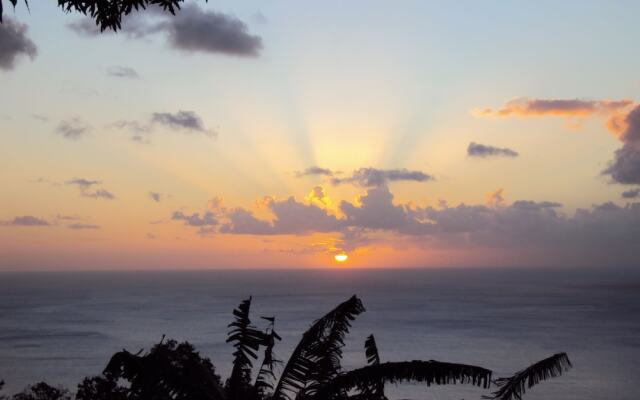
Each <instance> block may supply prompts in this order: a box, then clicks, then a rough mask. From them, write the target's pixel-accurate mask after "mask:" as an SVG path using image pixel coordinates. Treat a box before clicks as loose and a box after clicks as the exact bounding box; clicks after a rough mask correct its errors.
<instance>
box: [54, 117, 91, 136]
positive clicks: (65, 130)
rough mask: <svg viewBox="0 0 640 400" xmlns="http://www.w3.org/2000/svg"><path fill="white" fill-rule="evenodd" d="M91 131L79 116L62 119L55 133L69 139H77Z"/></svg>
mask: <svg viewBox="0 0 640 400" xmlns="http://www.w3.org/2000/svg"><path fill="white" fill-rule="evenodd" d="M90 131H91V127H90V126H89V125H88V124H87V123H86V122H84V121H82V120H80V119H79V118H72V119H69V120H62V121H60V123H59V124H58V126H57V127H56V133H57V134H59V135H62V136H63V137H65V138H67V139H71V140H77V139H80V138H81V137H83V136H85V135H86V134H87V133H89V132H90Z"/></svg>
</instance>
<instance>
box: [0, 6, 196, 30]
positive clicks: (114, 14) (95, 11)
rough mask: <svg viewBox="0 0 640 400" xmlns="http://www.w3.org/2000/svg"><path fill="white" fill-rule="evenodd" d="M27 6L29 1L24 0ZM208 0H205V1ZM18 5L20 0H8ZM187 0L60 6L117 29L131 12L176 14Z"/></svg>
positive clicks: (1, 11)
mask: <svg viewBox="0 0 640 400" xmlns="http://www.w3.org/2000/svg"><path fill="white" fill-rule="evenodd" d="M4 1H5V0H0V23H1V22H2V14H3V3H4ZM23 1H24V4H25V6H26V7H27V8H29V1H28V0H23ZM206 1H208V0H205V2H206ZM8 2H9V3H10V4H11V5H13V7H16V5H17V4H18V3H19V2H20V0H8ZM184 2H185V0H58V6H59V7H60V8H62V9H63V10H64V11H65V12H72V11H75V12H79V13H82V14H84V15H86V16H89V17H91V19H93V20H94V21H95V23H96V25H98V26H99V27H100V29H101V30H102V31H104V30H106V29H110V30H113V31H117V30H119V29H121V28H122V17H123V16H125V15H129V14H131V12H134V11H139V10H145V9H146V8H147V7H149V6H158V7H160V8H161V9H162V10H164V11H166V12H170V13H171V14H175V13H176V11H177V10H179V9H180V6H181V5H182V4H183V3H184Z"/></svg>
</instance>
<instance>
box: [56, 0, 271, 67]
mask: <svg viewBox="0 0 640 400" xmlns="http://www.w3.org/2000/svg"><path fill="white" fill-rule="evenodd" d="M67 26H68V27H69V29H71V30H73V31H74V32H75V33H77V34H78V35H81V36H84V37H96V36H99V35H101V34H113V32H111V31H107V32H105V33H101V32H100V28H99V27H98V26H97V25H96V24H95V23H94V22H93V21H92V20H91V19H89V18H83V19H80V20H76V21H73V22H71V23H69V24H68V25H67ZM121 32H122V34H124V35H125V36H126V37H127V38H129V39H144V38H147V37H150V36H153V35H157V34H162V35H164V36H165V37H166V38H167V42H168V44H169V45H170V46H171V47H172V48H174V49H177V50H181V51H186V52H202V53H214V54H226V55H231V56H240V57H255V56H257V55H258V54H259V52H260V50H261V49H262V39H261V38H260V37H259V36H256V35H252V34H250V33H249V31H248V28H247V25H246V24H245V23H244V22H242V21H241V20H239V19H237V18H236V17H234V16H231V15H227V14H222V13H217V12H215V11H207V10H203V9H201V8H200V7H199V6H197V5H195V4H188V5H186V6H184V7H182V8H181V9H180V10H179V11H178V12H176V15H171V14H168V13H166V12H162V11H161V10H160V9H159V8H158V7H150V8H149V9H148V10H147V11H146V13H145V14H139V13H137V12H134V13H131V14H129V15H127V16H125V17H123V21H122V29H121Z"/></svg>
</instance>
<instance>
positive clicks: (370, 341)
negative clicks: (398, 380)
mask: <svg viewBox="0 0 640 400" xmlns="http://www.w3.org/2000/svg"><path fill="white" fill-rule="evenodd" d="M364 354H365V356H366V357H367V364H369V365H378V364H380V354H379V353H378V345H377V344H376V339H375V338H374V337H373V335H369V337H367V339H366V340H365V341H364ZM362 394H363V395H364V396H365V398H368V399H380V400H382V399H386V398H387V397H386V396H385V395H384V381H379V382H375V383H373V384H372V385H371V388H370V389H368V390H367V391H365V392H363V393H362Z"/></svg>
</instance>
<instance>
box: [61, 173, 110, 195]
mask: <svg viewBox="0 0 640 400" xmlns="http://www.w3.org/2000/svg"><path fill="white" fill-rule="evenodd" d="M101 184H102V181H98V180H91V179H85V178H73V179H70V180H68V181H66V182H65V185H69V186H75V187H77V188H78V189H79V190H80V195H81V196H83V197H89V198H94V199H105V200H114V199H115V198H116V196H115V195H114V194H113V193H111V192H110V191H108V190H106V189H103V188H99V187H97V186H99V185H101Z"/></svg>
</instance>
